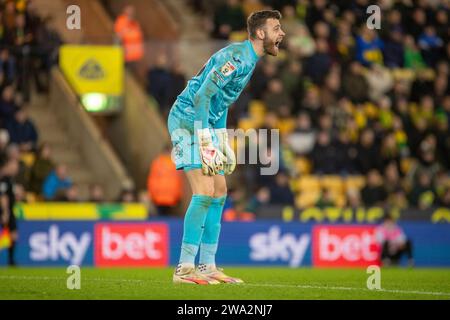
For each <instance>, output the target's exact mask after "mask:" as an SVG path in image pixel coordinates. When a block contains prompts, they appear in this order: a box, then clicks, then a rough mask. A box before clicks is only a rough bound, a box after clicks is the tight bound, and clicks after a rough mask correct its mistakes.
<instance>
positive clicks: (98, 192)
mask: <svg viewBox="0 0 450 320" xmlns="http://www.w3.org/2000/svg"><path fill="white" fill-rule="evenodd" d="M89 202H94V203H103V202H105V192H104V191H103V188H102V186H101V185H99V184H93V185H91V186H89Z"/></svg>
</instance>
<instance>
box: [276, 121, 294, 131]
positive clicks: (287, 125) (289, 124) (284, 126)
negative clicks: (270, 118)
mask: <svg viewBox="0 0 450 320" xmlns="http://www.w3.org/2000/svg"><path fill="white" fill-rule="evenodd" d="M278 129H280V133H281V134H288V133H291V132H292V131H293V130H294V129H295V120H294V119H293V118H289V119H281V120H280V122H279V126H278Z"/></svg>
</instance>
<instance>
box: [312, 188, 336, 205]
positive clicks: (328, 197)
mask: <svg viewBox="0 0 450 320" xmlns="http://www.w3.org/2000/svg"><path fill="white" fill-rule="evenodd" d="M315 206H316V207H317V208H319V209H325V208H329V207H335V206H336V204H335V202H334V199H333V195H332V193H331V191H330V189H323V190H322V192H321V193H320V197H319V199H318V200H317V202H316V204H315Z"/></svg>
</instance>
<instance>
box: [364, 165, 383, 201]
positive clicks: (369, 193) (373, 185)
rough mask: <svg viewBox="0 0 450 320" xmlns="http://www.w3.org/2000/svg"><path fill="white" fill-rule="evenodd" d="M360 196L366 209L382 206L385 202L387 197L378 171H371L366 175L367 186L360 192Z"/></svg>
mask: <svg viewBox="0 0 450 320" xmlns="http://www.w3.org/2000/svg"><path fill="white" fill-rule="evenodd" d="M361 196H362V199H363V202H364V205H365V206H366V207H373V206H382V205H383V201H385V200H386V198H387V195H386V191H385V190H384V188H383V185H382V179H381V176H380V173H379V172H378V170H376V169H371V170H370V171H369V173H368V174H367V184H366V186H365V187H364V188H363V189H362V190H361Z"/></svg>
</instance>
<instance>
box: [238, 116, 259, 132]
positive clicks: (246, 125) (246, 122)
mask: <svg viewBox="0 0 450 320" xmlns="http://www.w3.org/2000/svg"><path fill="white" fill-rule="evenodd" d="M238 127H239V129H243V130H249V129H253V128H255V121H254V120H253V119H250V118H241V119H239V123H238Z"/></svg>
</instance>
